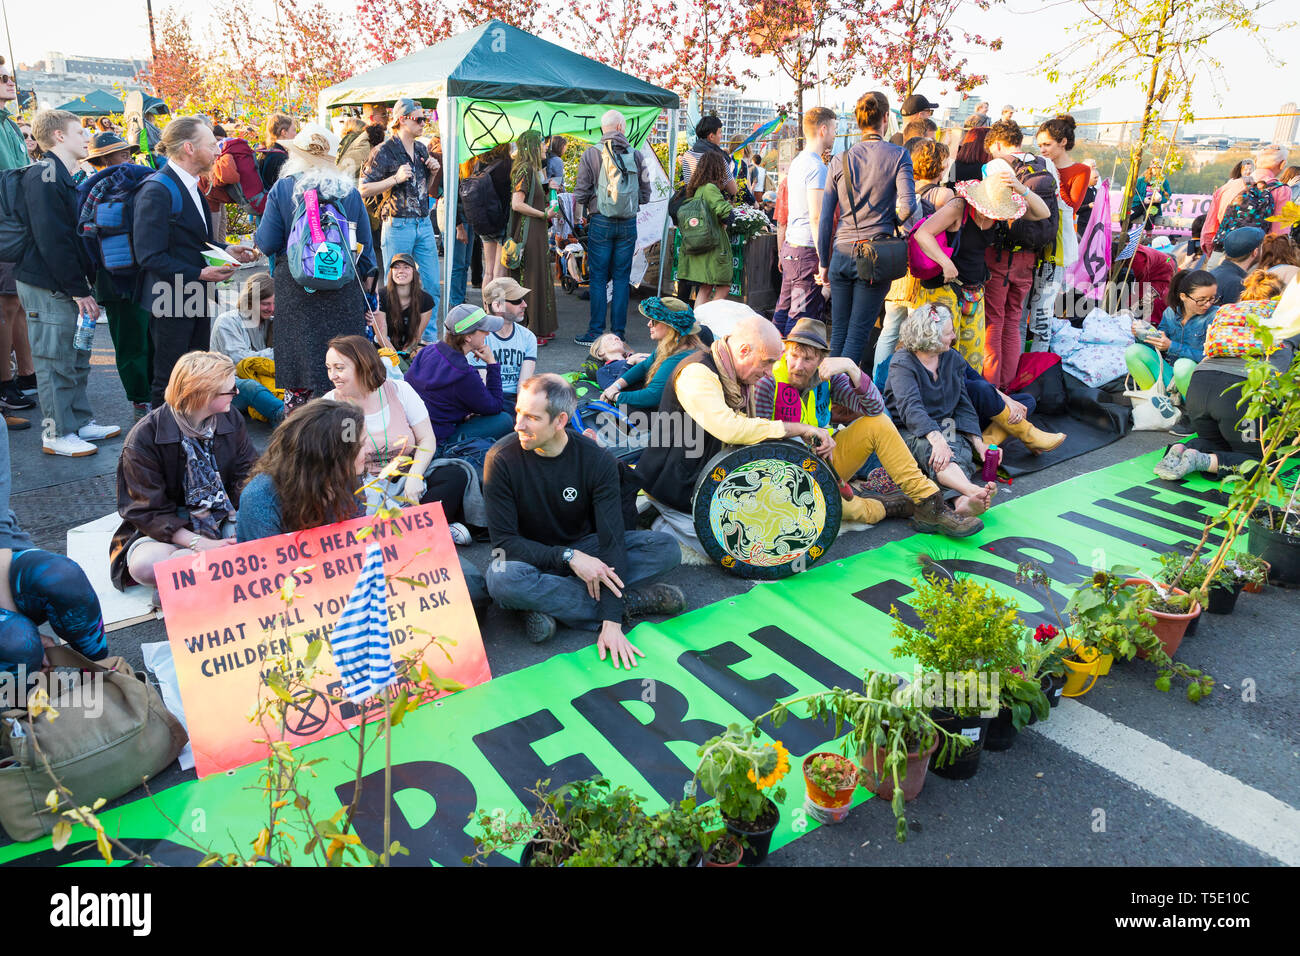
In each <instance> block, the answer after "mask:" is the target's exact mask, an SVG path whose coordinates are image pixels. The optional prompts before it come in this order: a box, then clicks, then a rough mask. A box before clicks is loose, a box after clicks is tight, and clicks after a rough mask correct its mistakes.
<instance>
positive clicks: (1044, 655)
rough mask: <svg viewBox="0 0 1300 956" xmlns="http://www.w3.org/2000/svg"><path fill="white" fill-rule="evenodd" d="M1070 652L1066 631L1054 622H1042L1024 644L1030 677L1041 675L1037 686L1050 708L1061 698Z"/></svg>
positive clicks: (1027, 672)
mask: <svg viewBox="0 0 1300 956" xmlns="http://www.w3.org/2000/svg"><path fill="white" fill-rule="evenodd" d="M1069 655H1070V650H1069V648H1067V647H1066V646H1065V634H1064V632H1063V631H1061V630H1060V629H1059V628H1057V627H1055V626H1053V625H1051V624H1039V625H1038V626H1037V627H1036V628H1034V633H1033V638H1032V643H1028V642H1026V643H1025V645H1024V650H1023V651H1022V656H1023V657H1024V661H1025V663H1024V668H1025V673H1026V674H1028V675H1029V676H1030V677H1031V678H1032V677H1034V676H1035V675H1036V676H1037V677H1038V686H1039V687H1041V688H1042V691H1043V695H1044V696H1045V697H1046V698H1047V704H1048V707H1049V708H1051V707H1055V706H1056V705H1057V704H1059V703H1060V702H1061V691H1063V690H1064V689H1065V675H1066V667H1065V659H1066V657H1068V656H1069ZM1038 719H1039V718H1038V717H1036V716H1034V715H1031V716H1030V719H1029V722H1030V723H1031V724H1032V723H1034V722H1035V721H1036V720H1038Z"/></svg>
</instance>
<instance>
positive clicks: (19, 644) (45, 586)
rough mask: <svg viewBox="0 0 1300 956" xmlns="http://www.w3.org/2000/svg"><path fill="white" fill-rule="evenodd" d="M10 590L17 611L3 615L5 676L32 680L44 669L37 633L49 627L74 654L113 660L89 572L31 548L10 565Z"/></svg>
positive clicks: (1, 665) (0, 633) (0, 643)
mask: <svg viewBox="0 0 1300 956" xmlns="http://www.w3.org/2000/svg"><path fill="white" fill-rule="evenodd" d="M9 589H10V590H11V591H12V592H13V596H14V607H16V608H17V611H7V610H0V671H7V672H9V673H11V674H16V673H17V671H18V665H20V664H21V665H23V666H24V667H26V668H27V672H28V673H29V674H32V673H35V672H36V671H38V670H40V668H41V661H42V660H43V659H44V657H45V649H44V648H43V647H42V646H41V638H40V635H39V634H38V633H37V631H36V628H37V627H39V626H40V625H41V624H44V623H45V622H46V621H49V622H50V626H51V627H52V628H53V629H54V633H55V634H57V635H58V636H59V637H61V638H62V639H63V640H65V641H67V642H68V643H69V644H70V645H72V648H73V649H74V650H76V651H79V652H80V653H82V654H84V655H85V656H86V657H89V658H90V659H91V660H92V661H100V660H103V659H104V658H105V657H107V656H108V638H107V636H106V635H105V634H104V618H103V615H102V614H101V612H100V609H99V598H98V597H97V596H96V595H95V589H94V588H93V587H91V586H90V581H88V580H87V579H86V572H84V571H82V570H81V567H80V566H79V565H78V564H77V563H76V562H75V561H72V560H71V559H69V558H65V557H64V556H63V555H61V554H51V553H50V552H49V551H41V550H38V549H36V548H30V549H28V550H26V551H19V552H17V553H15V554H14V556H13V559H12V560H11V561H10V563H9Z"/></svg>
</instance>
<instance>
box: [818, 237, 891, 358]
mask: <svg viewBox="0 0 1300 956" xmlns="http://www.w3.org/2000/svg"><path fill="white" fill-rule="evenodd" d="M827 273H828V277H829V278H830V282H831V356H832V357H833V358H839V357H840V356H844V357H846V358H850V359H852V360H853V361H854V362H855V363H856V364H858V365H861V364H862V353H863V351H865V350H866V347H867V340H868V339H869V338H871V327H872V326H873V325H875V324H876V315H877V314H879V312H880V306H881V304H882V303H883V302H884V301H885V296H886V295H888V294H889V286H890V285H891V283H889V282H864V281H863V280H862V279H859V278H858V266H857V263H856V262H854V260H853V257H852V256H847V255H845V254H844V253H842V252H840V250H839V249H835V250H834V251H833V252H832V253H831V266H830V269H829V270H827Z"/></svg>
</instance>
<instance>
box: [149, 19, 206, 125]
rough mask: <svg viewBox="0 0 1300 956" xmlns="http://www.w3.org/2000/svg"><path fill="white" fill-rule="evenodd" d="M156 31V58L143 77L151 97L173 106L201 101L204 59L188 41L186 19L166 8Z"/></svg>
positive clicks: (204, 82) (187, 20)
mask: <svg viewBox="0 0 1300 956" xmlns="http://www.w3.org/2000/svg"><path fill="white" fill-rule="evenodd" d="M157 30H158V56H157V57H155V58H154V60H153V63H152V65H151V68H150V71H149V75H148V77H147V79H148V81H149V83H150V84H151V85H152V86H153V91H154V95H156V96H158V97H160V98H161V99H163V100H164V101H166V102H167V103H168V104H171V105H174V106H180V105H181V104H182V103H184V102H185V101H186V100H191V99H203V98H205V97H206V95H207V84H206V80H205V78H204V75H203V66H202V64H203V59H204V58H203V56H202V55H201V54H200V52H199V50H198V47H197V46H196V45H195V43H194V40H193V39H192V32H191V30H190V19H189V17H186V16H183V15H181V14H180V13H178V12H177V11H176V10H175V9H174V8H172V7H167V8H166V9H164V10H163V11H162V14H161V16H159V18H158V21H157ZM141 79H146V77H143V76H142V77H141Z"/></svg>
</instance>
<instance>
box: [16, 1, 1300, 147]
mask: <svg viewBox="0 0 1300 956" xmlns="http://www.w3.org/2000/svg"><path fill="white" fill-rule="evenodd" d="M4 2H5V6H6V9H7V11H8V15H9V26H10V33H11V38H12V42H13V52H14V55H15V56H16V57H17V59H18V60H19V61H32V60H38V59H41V58H43V57H44V55H45V53H46V51H47V50H59V51H61V52H63V53H64V54H80V55H84V56H130V55H137V56H142V55H146V54H147V51H148V49H149V33H148V26H147V21H146V18H145V0H54V6H55V7H56V8H57V12H58V18H57V19H54V18H52V17H51V15H50V14H51V6H50V4H48V3H42V2H37V0H4ZM254 2H257V3H259V4H261V5H262V7H263V8H264V9H265V10H266V11H267V12H268V13H269V12H270V11H271V10H272V9H273V5H272V0H254ZM318 2H321V3H323V4H324V5H325V6H327V7H330V8H333V9H336V10H339V11H343V12H347V13H351V12H352V11H353V10H355V3H354V0H318ZM168 5H171V6H176V7H179V8H180V9H182V10H184V11H185V12H187V13H189V14H190V15H191V19H192V22H194V23H195V24H196V25H197V24H202V23H203V22H205V20H206V18H207V17H208V16H209V14H208V9H209V7H208V4H207V3H205V2H203V0H175V2H174V3H171V4H169V3H168V2H167V0H155V3H154V13H155V15H157V14H158V13H159V12H160V11H161V10H162V8H163V7H164V6H168ZM1077 9H1078V8H1077V6H1075V5H1074V4H1071V3H1068V2H1066V3H1062V2H1055V3H1044V2H1040V0H1008V2H1007V3H1006V4H1005V5H1000V6H996V7H994V9H993V10H991V11H990V12H989V13H987V14H978V13H977V14H976V15H974V16H972V15H971V14H969V13H968V14H966V16H965V23H964V25H965V26H967V27H968V28H972V29H977V30H978V32H980V33H981V34H983V35H984V36H1001V37H1002V38H1003V40H1004V45H1003V48H1002V50H1001V51H1000V52H998V53H989V52H987V51H983V50H978V49H975V50H970V51H968V52H969V54H970V58H971V65H972V67H973V68H974V69H975V70H977V71H978V72H982V73H987V74H988V75H989V76H990V78H991V79H990V82H989V84H988V86H987V87H985V88H984V89H982V90H979V91H977V95H979V96H980V97H981V98H983V99H987V100H989V101H991V102H992V103H993V104H994V110H995V111H996V110H997V109H999V108H1000V107H1001V106H1002V105H1003V104H1004V103H1013V104H1015V105H1016V106H1017V107H1018V108H1019V109H1021V110H1022V111H1025V112H1031V111H1039V110H1045V109H1047V108H1048V107H1050V106H1051V105H1052V102H1053V100H1054V98H1055V96H1054V91H1053V90H1052V89H1051V88H1050V87H1048V86H1047V85H1046V84H1045V83H1044V82H1043V81H1041V80H1038V79H1035V78H1034V77H1032V76H1031V75H1030V73H1031V70H1032V68H1033V67H1034V66H1035V65H1036V62H1037V60H1038V57H1039V51H1040V50H1042V49H1044V48H1046V47H1047V46H1048V45H1049V44H1052V45H1056V44H1055V43H1053V41H1058V40H1059V41H1060V42H1064V40H1065V29H1066V27H1067V26H1068V24H1069V23H1070V22H1071V20H1072V18H1073V17H1074V14H1075V11H1076V10H1077ZM1284 15H1285V8H1284V7H1283V6H1282V5H1280V4H1279V5H1278V12H1277V13H1276V14H1274V15H1273V17H1272V19H1273V20H1274V21H1279V20H1281V19H1283V18H1284ZM1045 41H1046V42H1045ZM1270 45H1271V47H1272V49H1273V51H1274V53H1275V54H1276V55H1278V56H1279V57H1280V58H1281V59H1283V60H1284V61H1285V60H1286V59H1288V56H1287V54H1288V53H1289V52H1290V51H1291V50H1294V49H1296V48H1297V47H1300V27H1297V28H1293V29H1291V30H1289V31H1287V32H1286V33H1280V34H1275V35H1274V38H1273V39H1272V41H1271V43H1270ZM4 52H5V54H6V56H7V55H8V50H7V49H6V50H5V51H4ZM1216 54H1217V55H1218V57H1219V59H1220V60H1222V61H1223V62H1224V64H1225V70H1224V81H1223V84H1222V86H1223V89H1221V90H1220V91H1219V92H1220V96H1221V102H1216V99H1215V96H1214V91H1213V90H1211V89H1210V88H1209V87H1208V84H1207V85H1206V86H1205V88H1198V89H1197V90H1196V91H1195V94H1194V98H1193V102H1194V107H1195V109H1196V111H1197V113H1198V114H1200V115H1202V116H1219V115H1225V114H1239V113H1273V112H1277V111H1278V109H1279V108H1280V107H1281V106H1282V104H1283V103H1285V102H1288V101H1295V100H1300V71H1297V70H1296V69H1295V66H1294V64H1282V65H1277V64H1270V63H1269V62H1268V61H1267V60H1266V59H1265V57H1264V56H1263V55H1262V54H1261V53H1260V49H1259V46H1258V44H1257V42H1256V41H1255V40H1254V39H1253V38H1251V37H1249V36H1244V35H1240V34H1234V33H1227V34H1224V35H1223V37H1222V40H1221V42H1220V43H1219V47H1218V49H1217V50H1216ZM750 65H751V66H754V67H755V68H756V69H757V70H759V71H760V72H761V71H762V70H763V67H762V65H761V64H750ZM872 85H873V84H872V83H871V81H870V80H868V79H866V78H864V79H862V80H861V81H859V82H858V83H855V84H854V85H853V86H852V87H851V88H850V89H848V90H845V91H833V90H827V91H824V92H823V94H822V96H823V99H824V100H825V101H826V102H827V103H828V105H836V106H837V105H838V104H839V103H840V101H841V100H848V101H850V102H852V101H853V100H855V99H856V98H857V96H858V95H859V94H860V93H861V92H863V91H864V90H865V89H868V88H870V87H871V86H872ZM921 90H922V92H923V93H925V94H926V95H927V96H929V97H930V98H931V99H936V100H937V101H938V102H940V103H941V104H944V105H947V104H949V103H953V102H955V101H956V96H955V95H954V94H951V93H949V94H947V95H944V94H943V93H942V92H941V90H940V87H939V86H938V84H929V83H927V84H923V85H922V87H921ZM789 92H790V83H789V81H788V80H785V81H784V82H782V78H779V77H778V78H769V79H766V80H762V81H760V82H758V83H755V84H752V85H751V87H750V89H749V93H750V94H751V95H753V96H756V97H762V98H768V99H774V100H776V99H787V98H789ZM815 100H816V96H815V95H813V97H812V101H813V102H815ZM1090 105H1094V106H1100V107H1101V108H1102V110H1103V118H1104V119H1107V120H1123V119H1129V118H1132V117H1133V116H1135V115H1136V113H1137V111H1138V110H1139V109H1140V106H1141V104H1140V100H1139V97H1138V94H1137V93H1136V92H1135V91H1118V92H1116V91H1110V92H1107V93H1105V94H1103V95H1099V96H1098V98H1097V100H1096V102H1095V103H1092V104H1090ZM1273 124H1274V121H1273V120H1254V121H1249V120H1242V121H1236V122H1207V123H1202V124H1198V125H1197V126H1196V127H1194V129H1196V130H1199V131H1202V132H1218V131H1223V132H1232V133H1239V134H1242V135H1253V136H1262V137H1268V136H1271V135H1272V132H1273Z"/></svg>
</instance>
